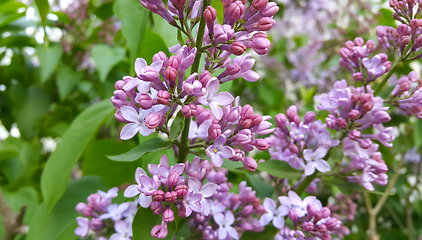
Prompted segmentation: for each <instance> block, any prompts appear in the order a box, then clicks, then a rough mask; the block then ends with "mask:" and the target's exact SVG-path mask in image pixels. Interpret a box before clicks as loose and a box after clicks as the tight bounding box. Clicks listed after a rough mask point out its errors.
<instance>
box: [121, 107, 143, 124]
mask: <svg viewBox="0 0 422 240" xmlns="http://www.w3.org/2000/svg"><path fill="white" fill-rule="evenodd" d="M120 111H121V112H122V116H123V118H124V119H126V120H128V121H130V122H135V123H137V122H139V120H140V117H139V114H138V112H137V111H136V110H135V109H134V108H133V107H129V106H122V107H121V108H120Z"/></svg>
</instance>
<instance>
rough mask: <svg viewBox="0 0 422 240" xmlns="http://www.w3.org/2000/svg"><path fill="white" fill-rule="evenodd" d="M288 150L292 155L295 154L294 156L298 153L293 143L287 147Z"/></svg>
mask: <svg viewBox="0 0 422 240" xmlns="http://www.w3.org/2000/svg"><path fill="white" fill-rule="evenodd" d="M289 150H290V152H292V153H296V154H297V153H299V148H298V147H297V146H296V145H295V144H294V143H291V144H290V145H289Z"/></svg>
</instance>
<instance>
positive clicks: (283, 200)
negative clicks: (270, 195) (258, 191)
mask: <svg viewBox="0 0 422 240" xmlns="http://www.w3.org/2000/svg"><path fill="white" fill-rule="evenodd" d="M278 201H279V202H280V203H281V205H286V206H290V205H291V204H292V202H290V199H289V198H288V197H286V196H281V197H278Z"/></svg>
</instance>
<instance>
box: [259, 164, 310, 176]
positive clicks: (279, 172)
mask: <svg viewBox="0 0 422 240" xmlns="http://www.w3.org/2000/svg"><path fill="white" fill-rule="evenodd" d="M258 170H260V171H264V172H267V173H269V174H271V175H273V176H276V177H279V178H288V179H295V178H300V177H302V173H299V172H298V171H297V170H296V169H294V168H292V167H290V165H289V164H288V163H287V162H285V161H280V160H267V161H265V162H261V163H258Z"/></svg>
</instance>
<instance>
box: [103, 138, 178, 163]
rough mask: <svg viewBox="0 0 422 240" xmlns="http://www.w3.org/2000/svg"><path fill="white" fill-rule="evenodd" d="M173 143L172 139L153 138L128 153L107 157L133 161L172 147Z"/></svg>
mask: <svg viewBox="0 0 422 240" xmlns="http://www.w3.org/2000/svg"><path fill="white" fill-rule="evenodd" d="M171 145H172V142H170V141H165V140H163V139H161V138H153V139H149V140H147V141H145V142H143V143H141V144H139V145H138V146H136V147H134V148H132V149H131V150H130V151H128V152H126V153H123V154H120V155H115V156H107V157H108V158H110V159H111V160H114V161H120V162H133V161H135V160H138V159H139V158H141V157H142V156H143V155H145V154H147V153H150V152H155V151H159V150H163V149H167V148H170V147H171Z"/></svg>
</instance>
